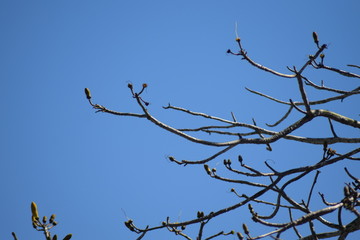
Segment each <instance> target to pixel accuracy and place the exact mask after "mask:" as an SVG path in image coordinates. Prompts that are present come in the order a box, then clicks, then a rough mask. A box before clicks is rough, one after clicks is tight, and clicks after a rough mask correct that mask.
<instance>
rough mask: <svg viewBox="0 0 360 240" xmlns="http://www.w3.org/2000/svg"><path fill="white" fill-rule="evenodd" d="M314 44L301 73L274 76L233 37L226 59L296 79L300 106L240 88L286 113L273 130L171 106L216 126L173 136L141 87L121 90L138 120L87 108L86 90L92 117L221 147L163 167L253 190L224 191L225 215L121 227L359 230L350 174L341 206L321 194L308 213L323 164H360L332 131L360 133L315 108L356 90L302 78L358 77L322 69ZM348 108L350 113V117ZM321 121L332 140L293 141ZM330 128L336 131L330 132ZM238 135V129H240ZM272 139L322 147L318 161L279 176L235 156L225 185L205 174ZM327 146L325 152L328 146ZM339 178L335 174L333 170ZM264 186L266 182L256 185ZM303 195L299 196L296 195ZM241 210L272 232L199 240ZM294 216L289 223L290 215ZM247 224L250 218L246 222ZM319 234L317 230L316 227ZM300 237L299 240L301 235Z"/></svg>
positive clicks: (359, 199)
mask: <svg viewBox="0 0 360 240" xmlns="http://www.w3.org/2000/svg"><path fill="white" fill-rule="evenodd" d="M313 40H314V43H315V45H316V51H315V52H314V54H312V55H309V56H308V60H307V61H305V63H304V64H303V65H302V66H300V67H295V66H294V67H292V68H290V67H287V68H288V70H289V72H290V73H287V74H285V73H280V72H277V71H275V70H273V69H270V68H268V67H265V66H263V65H261V64H259V63H257V62H255V61H254V60H252V58H251V57H250V56H249V55H248V54H247V52H246V51H245V49H244V47H243V44H242V42H241V40H240V38H236V42H237V44H238V48H239V49H238V51H237V52H233V51H232V50H228V51H227V53H228V54H231V55H233V56H238V57H241V58H242V60H245V61H246V62H248V63H250V64H251V65H252V66H254V67H255V68H256V69H258V70H260V71H266V72H268V73H269V74H273V75H275V76H277V77H280V78H288V79H295V80H296V82H297V87H298V91H299V93H300V94H301V99H302V101H298V102H296V101H293V100H292V99H289V100H288V101H283V100H279V99H276V98H274V97H272V96H269V95H266V94H264V93H261V92H258V91H254V90H251V89H247V90H248V91H250V92H252V93H254V94H256V95H258V96H261V97H265V98H267V99H269V100H270V101H273V102H276V103H278V104H282V105H285V106H287V107H288V111H287V112H286V114H284V115H283V116H281V117H279V120H278V121H277V122H276V123H274V124H267V127H266V128H263V127H260V126H258V125H257V124H256V121H255V119H253V121H252V123H250V124H249V123H242V122H238V121H237V120H236V117H235V114H233V113H231V114H232V119H230V120H229V119H223V118H219V117H216V116H211V115H208V114H205V113H202V112H194V111H191V110H189V109H185V108H181V107H176V106H173V105H170V104H169V105H168V106H166V107H164V109H171V110H175V111H179V112H183V113H185V114H190V115H193V116H197V117H202V118H204V119H211V120H214V121H216V122H217V123H218V124H217V125H206V124H204V125H203V126H201V127H199V128H187V129H177V128H174V127H172V126H169V125H167V124H165V123H163V122H161V121H159V120H158V119H156V118H155V117H154V116H153V115H152V114H151V113H150V112H149V111H148V109H147V106H148V105H149V103H148V102H147V101H145V100H144V99H143V98H142V93H143V91H144V90H145V89H146V88H147V87H148V86H147V84H145V83H144V84H143V85H142V88H141V90H140V91H136V90H135V87H134V86H133V85H132V84H131V83H129V84H128V88H129V89H130V91H131V94H132V97H133V98H134V99H135V100H136V102H137V103H138V105H139V107H140V109H141V111H142V113H125V112H118V111H113V110H110V109H108V108H106V107H104V106H102V105H99V104H94V103H93V102H92V97H91V93H90V90H89V89H87V88H86V89H85V94H86V97H87V99H88V100H89V103H90V104H91V106H92V107H93V108H94V109H96V111H97V112H103V113H109V114H113V115H119V116H130V117H137V118H144V119H146V120H148V121H150V122H152V123H153V124H155V125H157V126H158V127H160V128H163V129H165V130H166V131H169V132H171V133H173V134H176V135H178V136H180V137H182V138H185V139H187V140H189V141H191V142H194V143H196V144H204V145H208V146H213V147H222V150H221V151H218V152H217V153H216V154H214V155H211V156H209V157H208V158H206V159H203V160H198V161H189V160H177V159H176V157H174V156H169V157H168V158H169V160H170V161H171V162H173V163H176V164H179V165H183V166H188V165H196V164H201V165H203V166H204V169H205V171H206V173H207V174H208V175H209V177H211V178H214V179H217V180H219V181H224V182H232V183H237V184H245V185H248V186H251V187H252V188H254V189H256V191H255V193H254V194H252V195H250V196H248V195H245V194H242V193H238V192H237V191H236V190H235V189H234V188H232V189H231V192H233V193H234V194H236V195H237V196H238V197H239V202H238V203H237V204H235V205H232V206H228V207H226V208H223V209H220V210H215V209H214V211H212V212H210V213H204V212H202V211H198V213H197V217H196V218H194V219H190V220H187V221H183V222H172V221H170V218H169V217H168V218H167V219H166V220H165V221H163V222H162V224H161V225H159V226H151V227H150V226H149V225H148V226H146V227H145V228H143V227H139V226H137V225H136V223H135V222H134V221H133V220H128V221H126V222H125V225H126V227H127V228H128V229H129V230H130V231H133V232H136V233H138V234H140V236H139V237H138V239H141V238H143V237H144V236H145V235H146V233H147V232H149V231H155V230H158V229H162V228H166V229H167V230H169V231H170V232H173V233H174V234H176V235H180V236H182V237H183V238H185V239H193V238H191V237H190V236H188V235H186V226H188V225H193V224H199V230H198V234H197V236H196V239H199V240H200V239H211V238H215V237H219V236H222V235H232V234H236V235H237V237H238V238H239V239H243V238H244V237H243V236H244V235H245V236H246V237H247V239H260V238H264V237H268V236H271V237H272V238H274V239H279V238H281V236H282V234H283V233H284V232H287V231H290V229H292V230H293V231H294V232H295V233H296V235H297V237H298V238H300V239H320V238H321V239H323V238H331V237H337V238H338V239H345V238H346V237H347V235H348V234H349V233H352V232H355V231H358V230H359V229H360V213H359V211H358V209H357V208H358V207H359V205H360V193H359V188H360V180H359V179H358V178H356V177H355V176H354V169H347V168H345V169H344V170H343V171H345V172H346V173H347V175H348V179H347V180H345V181H351V182H348V183H345V184H344V192H343V197H342V199H338V200H337V201H336V202H329V200H328V199H327V198H326V194H325V193H319V196H320V197H318V198H316V199H317V200H319V199H321V200H322V207H321V208H319V209H316V210H313V209H311V208H310V202H311V201H314V199H315V197H314V196H313V195H314V193H313V188H314V186H315V184H316V181H317V178H318V176H319V174H320V170H322V171H326V169H325V167H326V166H329V165H337V163H339V162H341V161H359V160H360V158H358V157H356V154H358V153H359V152H360V148H359V146H358V145H357V146H354V144H357V143H359V142H360V138H356V137H342V136H341V135H343V134H339V133H338V131H337V130H336V129H342V127H344V126H345V127H351V128H352V129H354V130H356V129H359V128H360V122H359V121H357V120H355V119H352V118H349V117H346V116H343V115H341V114H339V113H337V112H334V111H330V110H325V109H322V108H318V105H321V104H328V103H331V102H334V101H343V100H344V99H347V98H349V97H351V96H353V95H356V94H360V87H357V88H355V89H353V90H341V89H334V88H331V87H328V86H325V85H324V83H321V84H320V85H319V84H316V83H315V82H314V81H312V80H311V78H310V77H309V76H308V75H307V74H306V71H307V70H308V69H309V68H313V69H316V70H326V71H329V72H332V73H334V74H337V76H340V77H347V78H357V79H358V78H360V75H358V74H355V73H352V72H348V71H345V70H341V69H337V68H334V67H330V66H327V65H326V64H325V54H324V52H325V50H326V49H327V47H328V46H327V45H326V44H322V45H321V44H320V42H319V38H318V35H317V33H315V32H313ZM348 66H349V67H352V68H355V69H356V68H357V69H358V68H360V67H359V66H357V65H348ZM306 88H312V89H314V90H316V91H318V93H319V95H320V94H322V95H323V96H324V93H331V94H333V96H331V97H323V98H321V99H319V100H316V101H312V100H310V99H309V97H308V95H307V93H306ZM355 105H356V103H354V110H355ZM295 111H297V112H299V113H300V114H301V115H300V117H299V118H297V119H295V120H294V121H292V122H290V123H288V124H287V125H286V126H285V127H283V128H282V129H281V130H279V131H274V130H271V128H274V127H276V126H279V125H280V124H282V123H284V122H286V121H287V120H289V118H290V117H289V116H291V115H294V112H295ZM319 118H322V119H323V118H325V119H327V120H328V126H326V128H329V129H330V131H331V133H332V136H326V137H320V134H319V132H317V134H318V136H319V137H307V136H301V135H294V134H293V133H294V131H295V130H299V129H302V128H303V127H304V126H306V125H309V124H311V123H313V122H314V120H315V119H319ZM335 124H336V125H337V127H335V126H334V125H335ZM243 129H245V130H243ZM194 132H205V133H208V134H213V135H214V134H216V135H222V136H229V137H232V138H233V137H234V136H235V137H236V139H235V140H229V141H224V142H221V141H209V140H207V139H200V138H196V137H194V136H192V135H191V134H190V133H194ZM279 140H286V141H296V142H298V143H299V144H300V143H306V144H312V145H319V146H321V148H322V157H319V156H316V154H314V159H312V161H313V163H312V164H309V165H304V166H302V167H294V168H290V169H287V170H284V171H279V170H276V169H275V168H274V167H272V166H271V165H270V164H269V163H268V162H266V161H265V165H266V166H267V168H268V171H267V172H263V171H260V170H259V169H256V168H253V167H252V166H251V165H247V164H245V161H244V160H243V158H242V156H241V155H239V157H238V161H239V163H240V166H236V164H235V163H233V161H232V160H230V159H225V160H224V161H223V164H224V166H225V168H226V169H227V170H228V171H229V172H231V173H235V174H236V175H237V176H238V177H237V178H227V177H225V176H222V175H219V174H218V173H217V171H216V168H211V167H210V166H209V163H210V162H211V161H212V160H214V159H215V158H219V157H220V156H221V155H222V154H224V153H225V152H227V151H228V150H230V149H232V148H234V147H236V146H239V145H242V144H260V145H265V146H266V149H267V150H269V151H272V146H271V145H272V143H275V142H277V141H279ZM338 144H346V145H348V146H349V147H350V150H347V151H344V152H339V151H337V150H336V146H337V145H338ZM330 146H331V147H330ZM339 171H340V169H339ZM311 173H315V176H314V179H313V184H312V186H310V188H309V189H308V191H307V192H306V195H307V196H306V197H305V198H303V199H301V200H296V199H295V198H293V197H292V196H291V194H290V193H288V189H289V188H290V187H291V185H293V184H294V183H296V182H300V181H302V180H303V178H304V177H305V176H307V175H309V174H311ZM245 177H250V178H251V180H250V181H247V180H245ZM263 179H266V180H263ZM270 192H271V193H273V194H274V195H273V196H274V197H273V200H272V201H265V200H263V196H264V195H265V194H267V193H270ZM303 194H304V195H305V192H303ZM254 203H257V204H258V205H264V206H267V207H268V208H273V210H272V211H271V214H267V215H263V213H261V212H258V211H257V209H256V208H255V207H254V206H253V204H254ZM245 206H248V208H249V212H250V213H251V216H252V221H254V222H256V223H258V224H260V225H263V226H266V227H269V228H270V229H271V230H268V231H265V232H263V233H262V234H259V235H253V234H252V232H251V230H249V229H248V227H247V225H246V223H244V224H243V231H242V233H241V232H240V231H239V232H236V233H235V231H228V232H226V231H225V230H224V231H221V232H219V233H217V234H215V235H212V236H207V238H204V235H205V233H204V231H203V229H204V226H205V225H206V224H207V223H208V222H209V221H210V220H212V219H214V218H217V217H218V216H220V215H222V214H225V213H228V212H230V211H234V210H236V209H238V208H240V207H245ZM284 210H285V211H287V212H288V220H286V219H282V223H277V222H276V220H275V219H276V217H277V216H278V215H279V212H281V211H284ZM299 214H300V217H297V218H295V217H294V216H295V215H299ZM331 214H332V215H335V216H337V218H336V220H334V221H331V220H327V219H326V218H327V217H331ZM344 214H349V215H351V221H350V222H347V223H345V222H344V220H343V216H344ZM249 221H250V219H249ZM303 224H307V225H308V230H307V231H304V230H301V231H300V230H299V226H300V225H303ZM315 224H316V225H323V226H325V227H326V228H327V230H322V231H317V230H316V228H315ZM322 229H324V228H322ZM304 234H305V235H304Z"/></svg>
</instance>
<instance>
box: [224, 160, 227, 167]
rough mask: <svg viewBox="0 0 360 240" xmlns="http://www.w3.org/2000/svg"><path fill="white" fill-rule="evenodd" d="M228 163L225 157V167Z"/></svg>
mask: <svg viewBox="0 0 360 240" xmlns="http://www.w3.org/2000/svg"><path fill="white" fill-rule="evenodd" d="M227 164H228V162H227V160H226V159H224V165H225V167H226V165H227Z"/></svg>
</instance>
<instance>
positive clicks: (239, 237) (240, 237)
mask: <svg viewBox="0 0 360 240" xmlns="http://www.w3.org/2000/svg"><path fill="white" fill-rule="evenodd" d="M236 236H237V237H238V239H239V240H243V239H244V236H243V235H242V234H241V233H239V232H237V233H236Z"/></svg>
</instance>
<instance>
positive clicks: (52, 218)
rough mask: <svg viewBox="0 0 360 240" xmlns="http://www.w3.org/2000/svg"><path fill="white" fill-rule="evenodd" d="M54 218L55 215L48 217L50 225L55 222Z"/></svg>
mask: <svg viewBox="0 0 360 240" xmlns="http://www.w3.org/2000/svg"><path fill="white" fill-rule="evenodd" d="M55 217H56V215H55V214H53V215H51V216H50V220H49V222H50V223H53V222H54V220H55Z"/></svg>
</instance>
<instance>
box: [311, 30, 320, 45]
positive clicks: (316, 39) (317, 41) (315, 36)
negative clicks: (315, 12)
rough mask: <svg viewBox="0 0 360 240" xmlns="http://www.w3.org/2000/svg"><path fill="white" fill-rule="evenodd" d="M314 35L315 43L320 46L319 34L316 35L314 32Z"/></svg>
mask: <svg viewBox="0 0 360 240" xmlns="http://www.w3.org/2000/svg"><path fill="white" fill-rule="evenodd" d="M312 35H313V39H314V43H315V44H316V45H319V37H318V35H317V33H316V32H313V34H312Z"/></svg>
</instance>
